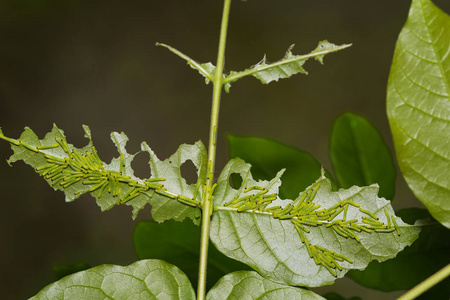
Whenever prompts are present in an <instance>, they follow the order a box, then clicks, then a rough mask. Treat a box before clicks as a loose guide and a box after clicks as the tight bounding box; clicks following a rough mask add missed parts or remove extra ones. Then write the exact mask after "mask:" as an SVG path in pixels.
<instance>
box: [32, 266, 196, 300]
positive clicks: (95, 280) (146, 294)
mask: <svg viewBox="0 0 450 300" xmlns="http://www.w3.org/2000/svg"><path fill="white" fill-rule="evenodd" d="M31 299H33V300H39V299H117V300H121V299H161V300H162V299H186V300H188V299H192V300H194V299H195V292H194V289H193V287H192V285H191V283H190V282H189V279H188V278H187V276H186V275H185V274H184V273H183V272H182V271H181V270H180V269H178V268H177V267H175V266H174V265H171V264H168V263H166V262H164V261H162V260H157V259H149V260H141V261H138V262H135V263H133V264H131V265H129V266H124V267H122V266H116V265H101V266H98V267H95V268H92V269H89V270H86V271H82V272H78V273H75V274H72V275H69V276H66V277H64V278H63V279H61V280H59V281H57V282H55V283H52V284H50V285H48V286H46V287H45V288H44V289H42V290H41V291H40V292H39V293H38V294H37V295H35V296H34V297H32V298H31Z"/></svg>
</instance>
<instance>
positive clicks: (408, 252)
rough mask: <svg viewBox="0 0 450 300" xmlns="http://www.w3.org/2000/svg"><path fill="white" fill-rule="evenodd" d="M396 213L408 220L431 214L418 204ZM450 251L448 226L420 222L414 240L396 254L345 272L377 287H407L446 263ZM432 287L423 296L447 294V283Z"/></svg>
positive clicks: (385, 288) (448, 261)
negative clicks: (363, 268)
mask: <svg viewBox="0 0 450 300" xmlns="http://www.w3.org/2000/svg"><path fill="white" fill-rule="evenodd" d="M397 215H399V216H401V217H402V218H403V219H404V220H407V221H408V223H411V224H412V223H414V222H415V221H416V220H418V219H422V218H429V217H430V215H429V214H428V212H427V211H426V210H424V209H419V208H411V209H405V210H401V211H399V212H398V213H397ZM449 253H450V230H448V229H447V228H445V227H443V226H441V225H440V224H439V223H437V222H434V224H431V225H425V226H423V227H422V231H421V233H420V236H419V238H418V239H417V241H416V242H414V244H412V245H411V246H410V247H407V248H405V250H403V251H402V252H400V253H399V254H398V255H397V257H396V258H394V259H391V260H388V261H386V262H383V263H377V262H373V263H371V264H370V265H369V266H368V267H367V268H366V269H365V270H364V271H350V272H349V273H348V276H350V277H351V278H352V279H353V280H354V281H356V282H357V283H359V284H361V285H363V286H365V287H369V288H372V289H376V290H381V291H386V292H388V291H395V290H409V289H411V288H413V287H414V286H416V285H417V284H419V283H420V282H422V281H423V280H425V279H426V278H428V277H430V276H431V275H433V274H434V273H436V272H437V271H439V270H440V269H441V268H443V267H445V266H446V265H447V264H449V263H450V256H449ZM399 278H401V280H399ZM449 280H450V279H449ZM431 291H432V292H433V294H434V295H435V296H434V297H431V296H430V295H429V296H428V298H426V299H441V298H440V297H438V296H437V295H440V296H441V297H443V298H445V297H444V296H448V295H450V285H448V284H447V285H440V286H437V287H436V288H433V289H432V290H431ZM431 291H430V292H431Z"/></svg>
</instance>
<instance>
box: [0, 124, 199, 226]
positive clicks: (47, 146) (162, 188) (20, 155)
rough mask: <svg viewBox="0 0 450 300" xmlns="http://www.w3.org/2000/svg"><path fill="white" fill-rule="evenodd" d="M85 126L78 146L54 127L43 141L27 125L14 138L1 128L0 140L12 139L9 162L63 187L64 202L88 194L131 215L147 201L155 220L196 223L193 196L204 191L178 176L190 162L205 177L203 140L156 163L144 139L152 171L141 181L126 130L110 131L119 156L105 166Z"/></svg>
mask: <svg viewBox="0 0 450 300" xmlns="http://www.w3.org/2000/svg"><path fill="white" fill-rule="evenodd" d="M83 128H84V131H85V137H86V138H88V139H89V144H88V145H87V146H85V147H83V148H81V149H77V148H75V147H74V146H73V145H71V144H68V143H67V141H66V138H65V136H64V132H63V131H62V130H61V129H59V128H58V127H56V125H54V127H53V129H52V131H51V132H50V133H48V134H47V135H46V136H45V137H44V139H42V140H39V138H38V137H37V136H36V134H35V133H34V132H33V131H32V130H31V129H29V128H28V127H27V128H25V131H24V132H23V133H22V135H21V136H20V138H19V139H18V140H15V139H11V138H7V137H5V136H4V135H3V133H2V132H1V131H0V138H2V139H4V140H6V141H8V142H10V143H11V148H12V149H13V151H14V154H13V155H12V156H11V158H10V159H9V160H8V163H11V162H15V161H18V160H23V161H24V162H25V163H26V164H28V165H30V166H32V167H33V168H35V170H36V172H37V173H39V174H40V175H41V176H43V178H44V179H45V180H46V181H47V183H48V184H49V185H50V186H52V187H53V189H55V190H61V191H64V193H65V196H66V201H67V202H70V201H73V200H75V199H77V198H78V197H80V196H81V195H82V194H85V193H90V194H91V195H92V196H93V197H95V198H96V200H97V204H98V205H99V206H100V207H101V209H102V210H108V209H110V208H112V207H113V206H115V205H118V204H126V205H130V206H132V207H133V218H135V217H136V216H137V213H138V212H139V211H140V210H142V209H143V208H144V206H145V205H147V204H151V205H152V216H153V219H154V220H156V221H158V222H163V221H165V220H169V219H175V220H177V221H181V220H183V219H185V218H191V219H192V220H193V221H194V222H195V223H199V222H200V215H201V211H200V209H199V208H198V207H197V206H198V205H199V204H200V201H199V200H197V199H201V195H202V193H203V192H202V189H198V187H197V186H196V185H195V184H193V185H188V184H187V183H186V180H185V179H184V178H182V176H181V171H180V167H181V165H182V164H183V163H184V162H186V161H187V160H191V161H192V162H193V164H194V165H195V166H196V167H197V175H198V176H199V178H204V177H205V176H206V161H207V158H206V149H205V147H204V145H203V144H202V142H200V141H199V142H197V143H195V144H194V145H185V144H184V145H181V146H180V148H179V149H178V150H177V151H176V152H175V154H173V155H172V156H171V157H169V158H168V159H166V160H164V161H160V160H159V159H158V158H157V157H156V155H155V154H154V153H153V151H152V150H151V149H150V148H149V147H148V145H147V144H146V143H145V142H143V143H142V144H141V147H142V151H146V152H148V153H149V154H150V162H149V164H150V168H151V173H152V177H151V178H149V179H146V180H143V179H140V178H137V177H136V176H134V174H133V170H132V168H131V162H132V161H133V158H134V156H135V154H129V153H128V152H127V151H126V149H125V146H126V143H127V141H128V137H127V136H126V135H125V134H124V133H117V132H113V133H112V134H111V139H112V140H113V142H114V143H115V145H116V147H117V150H118V152H119V154H120V155H119V157H118V158H114V159H112V161H111V163H110V164H106V163H104V162H102V161H101V159H100V158H99V156H98V154H97V151H96V150H95V147H94V146H93V145H92V139H91V132H90V130H89V127H87V126H83ZM196 190H197V192H196ZM194 196H195V197H194ZM193 198H195V199H193Z"/></svg>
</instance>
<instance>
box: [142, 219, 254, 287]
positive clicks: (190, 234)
mask: <svg viewBox="0 0 450 300" xmlns="http://www.w3.org/2000/svg"><path fill="white" fill-rule="evenodd" d="M133 240H134V246H135V249H136V252H137V254H138V256H139V259H148V258H157V259H162V260H164V261H166V262H168V263H171V264H173V265H176V266H177V267H178V268H180V269H181V270H182V271H183V272H184V273H185V274H186V275H187V276H188V278H189V280H190V281H191V283H192V284H193V286H197V282H198V264H199V260H200V255H199V253H200V227H198V226H195V225H194V224H192V222H187V221H184V222H173V221H168V222H164V223H163V224H157V223H155V222H152V221H145V222H139V223H138V224H137V226H136V227H135V229H134V237H133ZM238 270H250V268H249V267H248V266H247V265H244V264H243V263H240V262H238V261H236V260H232V259H230V258H228V257H226V256H225V255H223V254H222V253H220V252H219V251H218V250H217V249H216V248H215V247H214V245H213V244H212V243H210V245H209V251H208V281H207V282H206V284H207V289H210V288H211V287H212V286H213V285H214V284H215V283H216V282H217V281H218V280H219V279H220V278H221V277H222V276H224V275H226V274H228V273H231V272H233V271H238Z"/></svg>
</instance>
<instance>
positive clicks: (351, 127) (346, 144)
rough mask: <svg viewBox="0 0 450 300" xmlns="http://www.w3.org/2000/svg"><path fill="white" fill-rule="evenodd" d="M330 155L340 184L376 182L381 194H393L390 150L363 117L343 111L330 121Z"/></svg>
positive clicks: (391, 195)
mask: <svg viewBox="0 0 450 300" xmlns="http://www.w3.org/2000/svg"><path fill="white" fill-rule="evenodd" d="M330 155H331V162H332V164H333V170H334V172H335V174H336V177H337V179H338V181H339V184H340V185H341V187H343V188H349V187H351V186H353V185H359V186H365V185H370V184H373V183H377V184H378V185H379V186H380V192H379V195H380V196H381V197H384V198H386V199H392V198H393V197H394V192H395V175H396V172H395V166H394V161H393V159H392V155H391V152H390V151H389V148H388V147H387V145H386V143H385V142H384V141H383V137H382V136H381V134H380V132H379V131H378V130H377V129H376V128H375V126H373V125H372V124H371V123H370V122H369V121H368V120H367V119H365V118H364V117H362V116H359V115H357V114H354V113H345V114H343V115H341V116H339V117H338V118H337V119H336V120H335V121H334V124H333V129H332V131H331V138H330Z"/></svg>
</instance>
